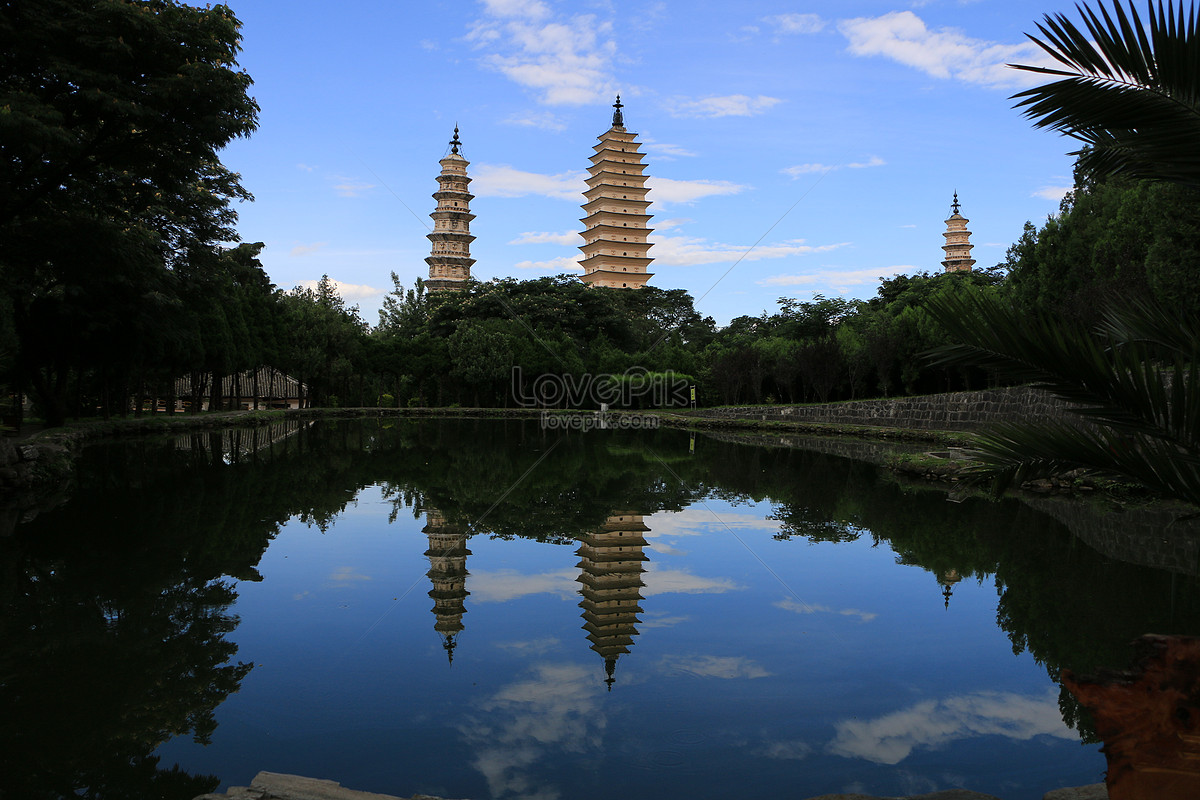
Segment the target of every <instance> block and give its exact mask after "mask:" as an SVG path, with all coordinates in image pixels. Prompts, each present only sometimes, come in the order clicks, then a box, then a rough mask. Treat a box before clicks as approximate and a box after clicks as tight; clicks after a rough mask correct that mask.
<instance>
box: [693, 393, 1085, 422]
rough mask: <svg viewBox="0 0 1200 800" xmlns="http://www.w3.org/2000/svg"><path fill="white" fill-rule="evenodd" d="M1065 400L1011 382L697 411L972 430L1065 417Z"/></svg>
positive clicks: (716, 415) (707, 414)
mask: <svg viewBox="0 0 1200 800" xmlns="http://www.w3.org/2000/svg"><path fill="white" fill-rule="evenodd" d="M1067 408H1068V404H1067V403H1065V402H1063V401H1061V400H1058V399H1056V398H1054V397H1051V396H1050V395H1048V394H1046V393H1045V392H1043V391H1041V390H1038V389H1031V388H1029V387H1028V386H1010V387H1006V388H1003V389H985V390H983V391H979V392H947V393H946V394H931V395H922V396H920V397H888V398H884V399H881V400H849V401H846V402H842V403H825V404H822V405H807V406H728V407H725V408H710V409H703V410H700V411H698V412H697V415H698V416H705V417H712V418H717V419H721V418H739V419H758V420H764V421H780V422H813V423H822V424H830V425H872V426H875V427H881V428H913V429H918V430H935V431H975V430H979V429H981V428H984V427H986V426H988V425H990V424H992V423H995V422H1017V421H1022V422H1028V421H1033V420H1037V421H1041V420H1051V419H1055V420H1056V419H1063V418H1065V417H1067V416H1068V415H1067V413H1066V410H1067Z"/></svg>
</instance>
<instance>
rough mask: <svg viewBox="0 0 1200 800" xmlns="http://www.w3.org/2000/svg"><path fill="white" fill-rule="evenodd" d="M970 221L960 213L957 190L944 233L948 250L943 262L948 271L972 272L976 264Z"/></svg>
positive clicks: (944, 248) (945, 247) (945, 246)
mask: <svg viewBox="0 0 1200 800" xmlns="http://www.w3.org/2000/svg"><path fill="white" fill-rule="evenodd" d="M970 221H971V220H969V219H967V218H966V217H964V216H963V215H962V214H960V213H958V192H957V191H956V192H955V193H954V202H953V203H951V204H950V219H948V220H946V232H945V233H943V234H942V236H945V237H946V243H945V244H944V245H942V249H943V250H945V251H946V260H945V261H943V262H942V266H943V267H945V268H946V272H970V271H971V267H973V266H975V259H973V258H971V248H972V247H974V246H975V245H973V244H971V232H970V231H969V230H967V223H968V222H970Z"/></svg>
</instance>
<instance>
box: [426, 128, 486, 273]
mask: <svg viewBox="0 0 1200 800" xmlns="http://www.w3.org/2000/svg"><path fill="white" fill-rule="evenodd" d="M460 147H462V142H461V141H459V139H458V126H457V125H456V126H454V138H453V139H451V140H450V153H449V154H448V155H447V156H446V157H445V158H443V159H442V160H441V162H439V163H441V165H442V174H441V175H438V178H437V181H438V190H437V191H436V192H434V193H433V199H434V200H437V208H436V209H435V210H434V212H433V213H432V214H430V215H429V216H430V217H432V218H433V232H432V233H430V234H429V237H428V238H429V241H430V243H431V244H432V248H431V250H430V253H429V258H427V259H425V263H426V264H428V265H429V279H428V280H426V281H425V288H426V289H428V290H429V291H438V290H442V289H461V288H463V287H464V286H466V284H467V281H469V280H470V279H471V265H472V264H474V263H475V259H473V258H471V242H473V241H475V237H474V236H472V235H471V220H473V219H475V215H474V214H472V213H471V201H472V200H474V199H475V196H474V195H472V194H471V193H470V192H469V191H468V190H467V187H468V185H469V184H470V183H471V179H470V178H469V177H468V176H467V166H468V165H469V164H470V163H471V162H470V161H467V160H466V159H465V158H463V157H462V154H460V153H459V152H458V151H459V148H460Z"/></svg>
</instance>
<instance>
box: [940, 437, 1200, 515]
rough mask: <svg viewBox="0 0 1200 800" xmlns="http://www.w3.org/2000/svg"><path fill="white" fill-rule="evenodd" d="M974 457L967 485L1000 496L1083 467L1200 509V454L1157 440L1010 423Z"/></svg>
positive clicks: (981, 443) (983, 441) (985, 440)
mask: <svg viewBox="0 0 1200 800" xmlns="http://www.w3.org/2000/svg"><path fill="white" fill-rule="evenodd" d="M971 455H972V456H973V457H974V458H975V459H976V460H977V461H978V464H976V465H975V466H973V467H971V468H969V469H968V470H967V471H966V473H965V476H964V477H965V479H966V482H967V483H973V484H982V483H987V484H990V485H991V487H992V489H993V490H994V491H996V492H997V493H999V492H1002V491H1004V489H1005V488H1007V487H1008V486H1009V485H1010V484H1012V483H1018V484H1019V483H1021V482H1024V481H1027V480H1034V479H1037V478H1048V477H1053V476H1056V475H1062V474H1063V473H1066V472H1069V471H1072V470H1078V469H1083V470H1085V471H1087V472H1088V473H1089V474H1091V475H1095V476H1103V477H1108V478H1115V479H1119V480H1126V481H1133V482H1136V483H1139V484H1141V485H1143V486H1146V487H1147V488H1149V489H1151V490H1153V491H1156V492H1159V493H1161V494H1164V495H1167V496H1169V497H1175V498H1178V499H1180V500H1184V501H1186V502H1190V503H1193V504H1196V505H1200V456H1198V454H1197V453H1196V452H1195V451H1190V452H1189V451H1184V450H1180V449H1179V448H1178V447H1176V446H1175V445H1173V444H1171V443H1170V442H1165V441H1163V440H1161V439H1157V438H1152V437H1144V436H1140V435H1127V434H1124V433H1120V432H1117V431H1115V430H1113V429H1105V428H1085V427H1079V426H1076V425H1071V424H1068V423H1064V422H1044V423H1037V424H1023V425H1022V424H1007V425H998V426H995V427H994V428H993V429H992V430H990V431H989V432H988V433H986V434H984V435H982V436H981V437H980V439H979V441H978V443H977V445H976V448H975V449H974V450H973V451H972V452H971Z"/></svg>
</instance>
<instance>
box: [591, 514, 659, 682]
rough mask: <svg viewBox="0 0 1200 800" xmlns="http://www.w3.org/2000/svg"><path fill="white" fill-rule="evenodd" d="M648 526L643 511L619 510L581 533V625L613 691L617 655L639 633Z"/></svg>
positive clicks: (621, 653) (620, 653) (627, 650)
mask: <svg viewBox="0 0 1200 800" xmlns="http://www.w3.org/2000/svg"><path fill="white" fill-rule="evenodd" d="M648 530H650V529H649V528H648V527H646V525H645V524H644V523H643V522H642V515H641V514H637V513H634V512H632V511H620V512H617V513H615V514H612V515H610V516H609V517H608V519H607V521H606V522H605V524H604V526H603V527H602V528H601V529H600V530H598V531H595V532H592V533H587V534H584V535H582V536H581V537H580V542H581V543H580V546H579V550H578V551H577V553H578V555H579V563H578V564H577V565H576V566H578V567H579V568H580V570H581V572H580V574H579V577H578V578H576V580H577V581H579V582H580V583H581V584H583V587H582V588H581V589H580V594H582V595H583V600H582V601H581V602H580V603H579V607H580V608H582V609H583V619H584V625H583V629H584V630H585V631H587V633H588V636H587V638H588V640H589V641H590V642H591V643H592V648H591V649H592V650H594V651H596V653H598V654H599V655H600V657H601V658H603V659H604V672H605V679H604V682H605V683H606V684H608V689H609V691H612V686H613V683H614V682H615V678H614V673H615V671H616V667H617V659H618V658H620V657H621V656H622V655H623V654H625V653H628V652H629V648H630V647H631V646H633V637H634V636H637V634H638V630H637V624H638V623H640V622H641V620H640V619H638V617H637V615H638V614H640V613H642V608H641V606H639V605H638V603H639V602H641V599H642V595H641V589H642V587H643V586H645V585H646V584H645V583H644V582H643V581H642V574H643V573H644V572H645V571H646V567H645V562H646V561H649V557H648V556H646V554H645V553H644V552H643V549H644V548H645V547H646V539H645V537H644V536H643V534H644V533H645V532H646V531H648Z"/></svg>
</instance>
